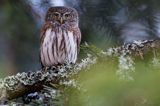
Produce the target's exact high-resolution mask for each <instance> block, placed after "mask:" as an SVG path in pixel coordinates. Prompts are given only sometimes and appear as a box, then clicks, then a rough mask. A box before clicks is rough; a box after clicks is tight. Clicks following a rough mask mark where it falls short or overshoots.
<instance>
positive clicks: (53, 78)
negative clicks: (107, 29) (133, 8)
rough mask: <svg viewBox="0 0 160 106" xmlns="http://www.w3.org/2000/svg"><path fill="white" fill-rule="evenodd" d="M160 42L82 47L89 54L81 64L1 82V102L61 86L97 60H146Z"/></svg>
mask: <svg viewBox="0 0 160 106" xmlns="http://www.w3.org/2000/svg"><path fill="white" fill-rule="evenodd" d="M159 48H160V41H159V40H146V41H135V42H133V43H132V44H124V45H122V46H119V47H116V48H109V49H107V50H106V51H102V50H100V49H97V48H96V47H94V46H88V45H83V46H81V49H82V50H81V52H82V54H88V55H87V56H86V57H85V58H84V59H82V60H81V61H80V62H77V63H76V64H74V65H70V64H68V65H63V66H60V67H58V68H54V69H47V70H45V69H40V70H37V71H34V72H23V73H18V74H16V75H13V76H8V77H6V78H4V79H1V80H0V101H3V100H12V99H15V98H18V97H21V96H23V95H24V94H28V93H30V92H33V91H40V90H42V89H43V88H44V85H50V83H52V84H60V82H61V81H63V80H65V79H67V78H70V77H72V76H73V75H77V74H78V73H79V72H80V71H82V70H84V69H87V68H88V67H90V65H93V64H95V63H96V60H97V58H101V57H113V56H114V57H115V56H116V57H119V56H122V55H123V56H127V55H129V56H133V57H134V56H136V57H137V55H138V57H140V58H144V57H143V54H146V53H148V52H152V51H154V50H158V49H159Z"/></svg>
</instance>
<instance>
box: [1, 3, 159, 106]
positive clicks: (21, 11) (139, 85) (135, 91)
mask: <svg viewBox="0 0 160 106" xmlns="http://www.w3.org/2000/svg"><path fill="white" fill-rule="evenodd" d="M51 6H71V7H74V8H76V9H77V11H78V12H79V16H80V23H79V24H80V28H81V31H82V43H84V42H88V43H89V44H94V45H96V46H97V47H99V48H102V49H106V48H109V47H114V46H117V45H120V44H122V43H129V42H133V41H134V40H145V39H158V38H159V37H160V1H159V0H16V1H14V0H0V77H5V76H7V75H12V74H15V73H17V72H23V71H29V70H36V69H39V68H40V62H39V33H40V28H41V26H42V25H43V20H44V17H45V13H46V11H47V9H48V8H49V7H51ZM109 61H110V60H109ZM116 65H117V63H115V62H112V61H110V63H108V60H103V61H101V62H99V63H98V64H97V65H95V66H94V67H92V68H91V70H92V71H90V72H88V73H83V72H82V73H81V75H80V76H79V77H78V80H79V81H80V82H82V84H83V85H84V87H85V88H86V89H88V91H89V92H88V96H86V95H83V94H82V95H81V93H79V92H78V93H77V91H75V92H74V90H72V91H68V93H67V95H68V94H70V96H69V97H70V99H72V101H70V103H69V104H68V105H69V106H72V105H73V106H78V105H77V104H81V105H82V106H103V105H104V104H106V106H107V105H108V106H118V105H119V104H121V105H122V106H158V105H159V104H160V103H159V99H160V96H159V95H158V94H159V90H160V89H159V86H157V85H159V84H158V80H159V75H160V71H151V70H153V68H148V66H149V65H148V63H144V62H141V61H138V62H137V64H136V66H137V67H138V71H136V73H134V75H133V76H134V78H135V81H133V82H126V81H121V80H119V79H118V78H117V77H116V76H115V71H113V70H116V69H115V68H117V66H116ZM159 65H160V64H159ZM106 70H107V71H106ZM140 70H141V71H140ZM156 70H159V69H156ZM99 71H100V72H99ZM88 76H91V77H88ZM75 95H78V96H76V97H75ZM89 97H91V98H90V99H88V98H89ZM106 100H107V101H106ZM114 100H116V102H115V101H114ZM75 101H76V102H75ZM88 101H90V102H88ZM89 103H91V104H89ZM137 103H138V104H137Z"/></svg>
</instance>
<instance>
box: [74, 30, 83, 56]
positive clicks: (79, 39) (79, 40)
mask: <svg viewBox="0 0 160 106" xmlns="http://www.w3.org/2000/svg"><path fill="white" fill-rule="evenodd" d="M73 33H74V35H75V38H76V42H77V50H78V53H79V51H80V43H81V31H80V29H79V28H76V29H75V30H74V32H73Z"/></svg>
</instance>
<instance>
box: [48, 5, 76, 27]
mask: <svg viewBox="0 0 160 106" xmlns="http://www.w3.org/2000/svg"><path fill="white" fill-rule="evenodd" d="M78 20H79V19H78V13H77V11H76V10H75V9H74V8H71V7H63V6H61V7H51V8H49V10H48V11H47V14H46V18H45V21H46V22H48V21H50V22H53V23H57V24H59V25H63V24H71V25H72V26H75V25H78Z"/></svg>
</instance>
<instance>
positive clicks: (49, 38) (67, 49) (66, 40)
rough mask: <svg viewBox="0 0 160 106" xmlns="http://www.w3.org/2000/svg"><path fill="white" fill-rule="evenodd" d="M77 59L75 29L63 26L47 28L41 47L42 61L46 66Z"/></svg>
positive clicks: (73, 61)
mask: <svg viewBox="0 0 160 106" xmlns="http://www.w3.org/2000/svg"><path fill="white" fill-rule="evenodd" d="M76 59H77V44H76V40H75V38H74V35H73V31H69V30H66V29H63V28H60V27H59V28H58V29H57V30H52V29H51V28H50V29H47V30H46V33H45V38H44V41H43V44H42V47H41V61H42V64H43V65H44V66H53V65H56V64H63V63H66V62H67V63H71V62H72V63H75V62H76Z"/></svg>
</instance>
